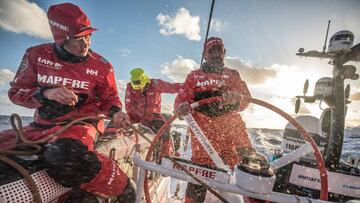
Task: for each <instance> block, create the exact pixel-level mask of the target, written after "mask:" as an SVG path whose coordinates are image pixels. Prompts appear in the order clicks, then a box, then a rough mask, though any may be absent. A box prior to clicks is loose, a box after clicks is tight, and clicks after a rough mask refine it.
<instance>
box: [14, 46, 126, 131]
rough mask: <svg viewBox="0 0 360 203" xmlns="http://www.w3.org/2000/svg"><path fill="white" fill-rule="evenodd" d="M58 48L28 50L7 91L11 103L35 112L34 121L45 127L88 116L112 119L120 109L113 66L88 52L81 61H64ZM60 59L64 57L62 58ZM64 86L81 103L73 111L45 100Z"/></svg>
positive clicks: (43, 47) (72, 108)
mask: <svg viewBox="0 0 360 203" xmlns="http://www.w3.org/2000/svg"><path fill="white" fill-rule="evenodd" d="M58 52H59V49H57V47H56V46H55V44H43V45H38V46H34V47H31V48H29V49H27V51H26V53H25V55H24V57H23V59H22V61H21V64H20V67H19V69H18V71H17V73H16V76H15V78H14V80H13V81H12V82H11V83H10V85H11V88H10V90H9V91H8V94H9V98H10V100H11V101H12V102H13V103H15V104H18V105H20V106H24V107H27V108H35V109H36V112H35V118H34V121H35V122H36V123H38V124H42V125H53V124H56V123H59V122H64V121H68V120H74V119H76V118H79V117H84V116H88V115H99V114H105V115H111V114H113V113H114V112H116V111H119V110H120V109H121V102H120V99H119V97H118V92H117V88H116V83H115V77H114V70H113V67H112V65H111V64H110V63H109V62H108V61H106V60H105V59H104V58H103V57H101V56H100V55H99V54H97V53H95V52H93V51H91V50H90V51H89V55H88V56H87V57H86V58H84V59H83V60H80V61H75V62H74V61H73V62H69V61H66V60H62V59H61V57H62V55H61V54H59V53H58ZM60 56H61V57H60ZM57 86H65V87H67V88H69V89H70V90H72V91H74V93H75V94H77V95H78V97H79V102H78V103H77V104H76V106H74V107H70V106H67V105H62V104H60V103H58V102H56V101H53V100H48V99H45V98H43V95H42V92H43V91H44V90H46V89H48V88H54V87H57Z"/></svg>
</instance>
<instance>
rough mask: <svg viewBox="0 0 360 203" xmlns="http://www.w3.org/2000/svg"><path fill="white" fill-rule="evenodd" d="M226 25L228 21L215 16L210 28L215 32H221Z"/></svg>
mask: <svg viewBox="0 0 360 203" xmlns="http://www.w3.org/2000/svg"><path fill="white" fill-rule="evenodd" d="M226 25H227V23H226V22H224V21H222V20H220V19H216V18H214V19H212V20H211V24H210V29H211V30H213V31H215V32H221V31H222V30H223V29H224V27H225V26H226Z"/></svg>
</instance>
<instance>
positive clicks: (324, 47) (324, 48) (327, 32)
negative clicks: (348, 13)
mask: <svg viewBox="0 0 360 203" xmlns="http://www.w3.org/2000/svg"><path fill="white" fill-rule="evenodd" d="M330 22H331V21H330V20H329V21H328V26H327V31H326V36H325V43H324V46H323V53H324V52H325V50H326V42H327V38H328V34H329V27H330Z"/></svg>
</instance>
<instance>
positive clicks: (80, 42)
mask: <svg viewBox="0 0 360 203" xmlns="http://www.w3.org/2000/svg"><path fill="white" fill-rule="evenodd" d="M90 37H91V35H85V36H82V37H70V38H69V39H68V40H66V41H65V43H64V48H65V50H66V51H68V52H70V53H71V54H74V55H75V56H81V57H83V56H86V55H87V54H88V52H89V49H90Z"/></svg>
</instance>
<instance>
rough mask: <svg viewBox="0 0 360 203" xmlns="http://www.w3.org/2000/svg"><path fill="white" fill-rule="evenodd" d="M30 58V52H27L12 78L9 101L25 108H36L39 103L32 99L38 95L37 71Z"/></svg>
mask: <svg viewBox="0 0 360 203" xmlns="http://www.w3.org/2000/svg"><path fill="white" fill-rule="evenodd" d="M34 62H35V61H33V60H32V58H31V51H30V50H27V51H26V53H25V55H24V57H23V59H22V61H21V63H20V65H19V68H18V70H17V72H16V75H15V77H14V80H13V81H11V82H10V89H9V91H8V95H9V99H10V100H11V101H12V102H13V103H14V104H17V105H20V106H24V107H27V108H37V107H40V106H41V103H40V102H39V101H38V100H37V99H36V98H35V97H34V95H35V94H37V93H39V91H40V87H39V86H38V82H37V69H36V66H35V65H34Z"/></svg>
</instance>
